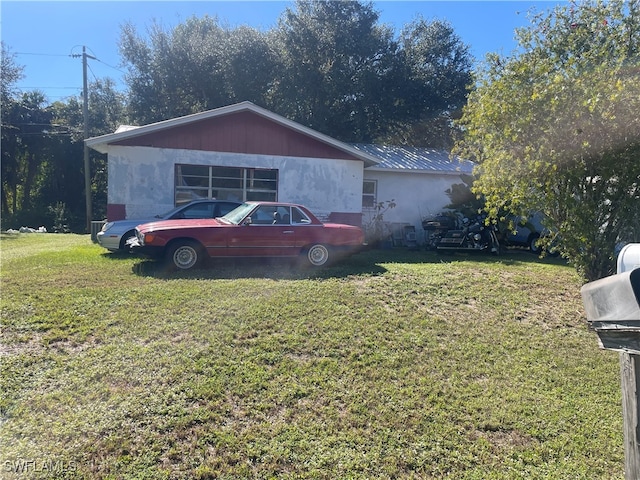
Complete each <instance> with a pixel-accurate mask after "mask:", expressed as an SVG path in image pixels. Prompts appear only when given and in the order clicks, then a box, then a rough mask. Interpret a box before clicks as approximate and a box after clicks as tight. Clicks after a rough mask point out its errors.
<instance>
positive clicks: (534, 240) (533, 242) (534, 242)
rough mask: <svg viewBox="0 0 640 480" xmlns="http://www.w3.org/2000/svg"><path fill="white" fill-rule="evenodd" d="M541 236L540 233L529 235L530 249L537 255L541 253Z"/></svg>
mask: <svg viewBox="0 0 640 480" xmlns="http://www.w3.org/2000/svg"><path fill="white" fill-rule="evenodd" d="M539 238H540V235H537V234H535V235H531V236H530V237H529V250H531V252H532V253H535V254H536V255H537V254H539V253H540V252H541V251H542V249H541V248H540V245H538V239H539Z"/></svg>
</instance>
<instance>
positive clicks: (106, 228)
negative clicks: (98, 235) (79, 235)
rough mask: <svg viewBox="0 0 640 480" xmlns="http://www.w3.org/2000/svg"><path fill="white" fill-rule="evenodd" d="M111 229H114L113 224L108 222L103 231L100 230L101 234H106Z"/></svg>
mask: <svg viewBox="0 0 640 480" xmlns="http://www.w3.org/2000/svg"><path fill="white" fill-rule="evenodd" d="M111 227H113V222H107V223H105V224H104V225H103V226H102V230H100V231H101V232H106V231H107V230H109V229H110V228H111Z"/></svg>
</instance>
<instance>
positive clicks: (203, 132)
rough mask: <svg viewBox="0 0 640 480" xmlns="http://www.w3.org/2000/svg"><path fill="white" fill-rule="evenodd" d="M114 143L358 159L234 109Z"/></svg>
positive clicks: (253, 114)
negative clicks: (219, 114) (226, 113)
mask: <svg viewBox="0 0 640 480" xmlns="http://www.w3.org/2000/svg"><path fill="white" fill-rule="evenodd" d="M114 145H125V146H141V147H156V148H175V149H185V150H205V151H211V152H231V153H253V154H260V155H277V156H285V157H313V158H336V159H342V160H359V159H358V158H356V157H355V156H353V155H350V154H348V153H346V152H343V151H342V150H339V149H337V148H335V147H333V146H331V145H328V144H326V143H323V142H321V141H319V140H317V139H315V138H311V137H309V136H307V135H304V134H302V133H300V132H296V131H294V130H291V129H290V128H287V127H286V126H284V125H280V124H278V123H276V122H274V121H272V120H269V119H267V118H265V117H262V116H260V115H257V114H255V113H253V112H247V111H244V112H236V113H232V114H229V115H223V116H220V117H213V118H208V119H204V120H200V121H194V122H192V123H189V124H185V125H179V126H176V127H172V128H168V129H166V130H163V131H158V132H153V133H148V134H146V135H140V136H135V137H133V138H129V139H127V140H121V141H119V142H115V143H114Z"/></svg>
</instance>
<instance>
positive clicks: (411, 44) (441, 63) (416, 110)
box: [388, 17, 472, 148]
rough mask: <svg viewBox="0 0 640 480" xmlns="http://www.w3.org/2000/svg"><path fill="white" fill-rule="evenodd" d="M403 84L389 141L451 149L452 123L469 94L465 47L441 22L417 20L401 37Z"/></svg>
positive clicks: (469, 55) (448, 27)
mask: <svg viewBox="0 0 640 480" xmlns="http://www.w3.org/2000/svg"><path fill="white" fill-rule="evenodd" d="M399 55H401V56H402V59H403V60H402V66H403V74H402V76H403V78H402V81H401V82H399V84H400V88H399V89H398V91H397V98H398V99H397V101H396V105H397V109H398V112H397V121H396V125H395V128H394V129H393V132H392V135H391V136H390V137H389V138H388V140H391V141H394V140H395V142H394V143H401V144H408V145H414V146H430V147H440V148H450V147H451V146H452V143H453V140H454V124H453V121H454V119H457V118H459V116H460V114H461V110H462V107H463V106H464V105H465V104H466V101H467V95H468V93H469V90H470V88H471V83H472V74H471V65H472V57H471V54H470V53H469V47H468V46H467V45H465V44H464V43H463V42H462V40H461V39H460V37H459V36H458V35H456V33H455V32H454V30H453V27H452V26H451V25H450V24H449V23H447V22H444V21H440V20H433V21H430V22H428V21H426V20H425V19H423V18H421V17H419V18H417V19H416V20H415V21H413V22H412V23H410V24H409V25H407V26H405V27H404V28H403V30H402V32H401V34H400V51H399Z"/></svg>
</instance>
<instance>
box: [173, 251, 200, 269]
mask: <svg viewBox="0 0 640 480" xmlns="http://www.w3.org/2000/svg"><path fill="white" fill-rule="evenodd" d="M197 261H198V252H196V250H195V249H194V248H193V247H190V246H183V247H180V248H178V249H177V250H176V251H175V252H174V253H173V263H174V264H175V266H176V267H178V268H181V269H183V270H186V269H188V268H191V267H193V266H194V265H195V264H196V262H197Z"/></svg>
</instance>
